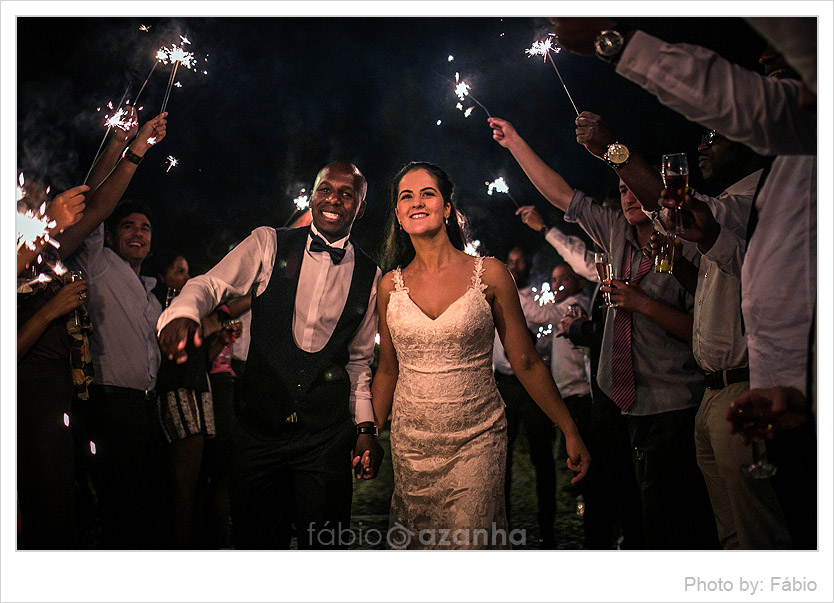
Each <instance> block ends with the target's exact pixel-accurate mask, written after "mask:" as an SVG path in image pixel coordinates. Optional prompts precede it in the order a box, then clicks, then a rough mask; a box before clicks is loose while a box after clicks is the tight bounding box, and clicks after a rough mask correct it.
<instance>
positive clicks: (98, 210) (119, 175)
mask: <svg viewBox="0 0 834 603" xmlns="http://www.w3.org/2000/svg"><path fill="white" fill-rule="evenodd" d="M167 115H168V114H167V113H162V114H161V115H157V116H156V117H155V118H153V119H152V120H150V121H148V122H146V123H145V125H143V126H142V127H141V128H140V129H139V133H138V134H137V135H136V139H135V140H134V141H133V142H132V143H131V144H130V147H129V148H128V151H129V152H128V154H127V156H126V157H124V158H122V159H121V160H120V161H119V163H118V164H117V165H116V167H115V168H114V169H113V170H112V171H111V172H109V175H107V177H106V179H105V180H104V182H102V183H101V185H100V186H98V188H96V189H95V192H93V194H92V195H91V196H90V198H89V200H88V202H87V208H86V211H85V212H84V217H83V218H81V220H80V221H79V222H78V223H77V224H76V225H75V226H73V227H72V228H68V229H67V230H66V231H64V233H63V234H61V235H59V236H58V241H59V242H60V243H61V247H60V249H59V250H58V251H59V253H60V255H61V258H62V259H65V258H67V257H69V256H70V255H72V253H73V252H74V251H75V250H76V249H78V247H79V246H80V245H81V243H83V242H84V239H86V238H87V237H88V236H89V235H90V233H91V232H93V231H94V230H95V229H96V228H98V226H99V224H101V223H102V222H104V221H105V220H106V219H107V218H108V216H110V214H111V213H113V210H114V209H115V208H116V205H117V204H118V203H119V200H120V199H121V198H122V195H123V194H124V192H125V189H126V188H127V185H128V184H130V181H131V179H132V178H133V175H134V174H135V173H136V168H138V167H139V162H141V159H142V157H144V156H145V153H146V152H147V150H148V149H150V148H151V147H152V146H154V145H156V144H158V143H159V142H160V141H161V140H162V139H163V138H165V128H166V123H167V121H166V119H165V118H166V116H167ZM131 153H132V155H131ZM136 157H138V159H137V158H136Z"/></svg>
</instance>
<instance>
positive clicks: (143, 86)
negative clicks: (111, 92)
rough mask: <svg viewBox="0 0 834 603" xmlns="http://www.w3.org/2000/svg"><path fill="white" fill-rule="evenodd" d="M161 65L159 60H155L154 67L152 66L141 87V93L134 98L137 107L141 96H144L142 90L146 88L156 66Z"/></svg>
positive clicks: (134, 104)
mask: <svg viewBox="0 0 834 603" xmlns="http://www.w3.org/2000/svg"><path fill="white" fill-rule="evenodd" d="M157 65H159V60H156V61H154V64H153V67H151V71H150V73H148V77H146V78H145V81H144V82H143V83H142V87H141V88H139V93H138V94H137V95H136V98H134V99H133V106H134V107H135V106H136V105H137V103H138V102H139V97H140V96H142V91H143V90H144V89H145V86H146V85H147V84H148V80H150V79H151V75H153V71H154V69H156V66H157Z"/></svg>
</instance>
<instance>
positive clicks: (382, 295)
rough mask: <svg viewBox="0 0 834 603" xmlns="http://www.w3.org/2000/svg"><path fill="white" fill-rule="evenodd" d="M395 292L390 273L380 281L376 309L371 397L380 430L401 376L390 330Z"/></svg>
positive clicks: (386, 419) (387, 414)
mask: <svg viewBox="0 0 834 603" xmlns="http://www.w3.org/2000/svg"><path fill="white" fill-rule="evenodd" d="M393 290H394V282H393V279H392V274H391V273H390V272H389V273H388V274H386V275H385V276H383V277H382V278H381V279H380V281H379V290H378V293H377V298H376V308H377V314H378V317H379V363H378V364H377V369H376V373H375V374H374V381H373V384H372V385H371V396H372V400H373V405H374V422H375V423H376V426H377V427H378V428H379V429H382V428H383V427H385V423H386V422H387V421H388V416H389V415H390V414H391V407H392V406H393V404H394V389H395V388H396V387H397V377H398V376H399V374H400V363H399V361H398V360H397V352H396V350H394V343H393V342H392V341H391V331H389V330H388V319H387V315H386V314H387V311H388V298H389V297H390V296H391V291H393Z"/></svg>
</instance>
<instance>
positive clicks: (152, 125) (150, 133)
mask: <svg viewBox="0 0 834 603" xmlns="http://www.w3.org/2000/svg"><path fill="white" fill-rule="evenodd" d="M167 117H168V113H167V112H166V113H160V114H159V115H157V116H156V117H154V118H153V119H151V120H148V121H146V122H145V123H144V124H143V125H142V127H141V128H140V129H139V133H138V134H137V135H136V140H134V141H133V142H132V143H131V144H130V150H131V151H132V152H133V153H135V154H137V155H139V156H140V157H142V156H144V155H145V152H146V151H147V150H148V149H149V148H150V147H152V146H154V145H157V144H159V143H160V142H161V141H162V139H163V138H165V135H166V133H167V124H168V120H167Z"/></svg>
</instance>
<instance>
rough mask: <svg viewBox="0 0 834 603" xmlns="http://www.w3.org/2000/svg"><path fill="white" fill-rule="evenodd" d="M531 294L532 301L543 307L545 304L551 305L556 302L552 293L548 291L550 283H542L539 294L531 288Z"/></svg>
mask: <svg viewBox="0 0 834 603" xmlns="http://www.w3.org/2000/svg"><path fill="white" fill-rule="evenodd" d="M532 290H533V293H535V295H534V296H533V301H537V302H539V305H540V306H544V305H546V304H552V303H554V302H555V301H556V296H555V295H554V294H553V291H551V290H550V283H548V282H547V281H545V282H543V283H542V288H541V292H539V290H538V289H536V288H535V287H532Z"/></svg>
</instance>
